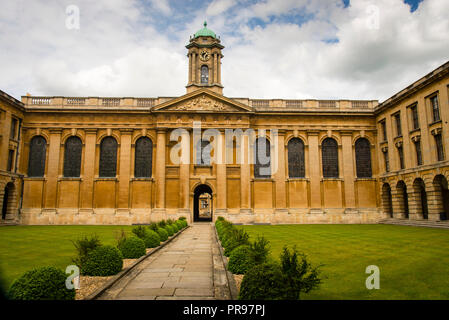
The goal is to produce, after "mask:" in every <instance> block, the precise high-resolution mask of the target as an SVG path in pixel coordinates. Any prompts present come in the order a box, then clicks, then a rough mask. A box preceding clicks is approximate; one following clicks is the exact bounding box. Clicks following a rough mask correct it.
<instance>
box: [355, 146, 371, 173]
mask: <svg viewBox="0 0 449 320" xmlns="http://www.w3.org/2000/svg"><path fill="white" fill-rule="evenodd" d="M355 162H356V168H357V177H358V178H371V176H372V168H371V148H370V143H369V141H368V139H365V138H360V139H358V140H357V141H356V142H355Z"/></svg>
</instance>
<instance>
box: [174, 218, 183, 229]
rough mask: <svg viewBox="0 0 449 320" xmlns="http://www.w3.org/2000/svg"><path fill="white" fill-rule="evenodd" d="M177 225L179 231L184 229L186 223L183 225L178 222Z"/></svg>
mask: <svg viewBox="0 0 449 320" xmlns="http://www.w3.org/2000/svg"><path fill="white" fill-rule="evenodd" d="M175 223H176V225H177V226H178V229H179V230H182V229H184V223H182V221H181V220H178V221H176V222H175Z"/></svg>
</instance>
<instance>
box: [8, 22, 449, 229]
mask: <svg viewBox="0 0 449 320" xmlns="http://www.w3.org/2000/svg"><path fill="white" fill-rule="evenodd" d="M186 48H187V49H188V54H187V56H188V59H189V70H188V83H187V86H186V94H185V95H183V96H180V97H155V98H149V97H145V98H132V97H122V98H116V97H60V96H49V97H42V96H31V95H27V96H23V97H22V102H19V101H17V100H15V99H14V98H12V97H10V96H8V95H7V94H5V93H3V92H1V95H0V111H1V113H0V139H1V140H0V150H1V160H0V207H2V208H3V209H2V223H21V224H131V223H148V222H150V221H152V220H159V219H162V218H177V217H179V216H186V217H187V218H188V220H190V221H195V220H199V219H204V215H203V216H201V217H200V213H201V212H202V209H204V208H202V206H203V205H204V203H206V202H207V206H208V207H209V208H210V212H211V219H215V218H216V217H217V216H224V217H226V218H227V219H229V220H231V221H234V222H240V223H252V222H254V223H268V222H270V223H374V222H377V221H378V220H380V219H383V218H386V217H389V216H393V217H401V218H402V217H407V218H409V219H432V220H438V219H445V217H447V215H448V212H449V211H448V208H449V206H448V198H449V197H448V191H447V190H448V186H447V180H448V179H449V161H447V160H445V159H447V155H445V151H446V150H447V149H448V148H449V134H448V130H449V128H448V124H447V121H448V120H449V107H448V85H449V77H448V70H449V63H446V64H445V65H443V66H441V67H440V68H438V69H436V70H435V71H433V72H431V73H430V74H428V75H427V76H425V77H424V78H422V79H420V80H418V81H417V82H415V83H414V84H412V85H410V86H409V87H407V88H406V89H404V90H403V91H401V92H399V93H398V94H396V95H394V96H393V97H391V98H390V99H388V100H387V101H385V102H383V103H381V104H379V103H378V102H377V101H376V100H369V101H365V100H364V101H358V100H357V101H353V100H283V99H268V100H265V99H248V98H230V97H226V96H224V95H223V85H222V83H221V64H222V62H221V60H222V58H223V54H222V51H223V49H224V47H223V45H222V44H221V41H220V39H219V38H218V37H217V36H216V35H215V33H213V32H212V31H211V30H210V29H208V28H207V26H206V25H205V26H204V28H203V29H201V30H199V31H198V32H197V33H196V34H195V35H194V36H193V37H191V39H190V41H189V43H188V45H187V46H186ZM208 195H209V196H208ZM206 199H207V201H206V202H205V200H206ZM203 211H204V210H203Z"/></svg>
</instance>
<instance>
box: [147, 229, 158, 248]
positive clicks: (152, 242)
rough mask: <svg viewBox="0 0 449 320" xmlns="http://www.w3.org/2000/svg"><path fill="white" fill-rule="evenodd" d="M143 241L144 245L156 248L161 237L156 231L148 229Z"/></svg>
mask: <svg viewBox="0 0 449 320" xmlns="http://www.w3.org/2000/svg"><path fill="white" fill-rule="evenodd" d="M143 241H145V247H147V248H156V247H157V246H159V244H160V243H161V237H159V235H158V234H157V232H155V231H153V230H148V231H147V234H146V235H145V238H144V239H143Z"/></svg>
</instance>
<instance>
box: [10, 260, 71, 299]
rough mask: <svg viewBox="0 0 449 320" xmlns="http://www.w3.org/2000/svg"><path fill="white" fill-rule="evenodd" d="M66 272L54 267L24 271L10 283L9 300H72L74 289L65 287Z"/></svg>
mask: <svg viewBox="0 0 449 320" xmlns="http://www.w3.org/2000/svg"><path fill="white" fill-rule="evenodd" d="M67 276H68V275H67V274H66V273H65V272H64V271H62V270H59V269H57V268H55V267H41V268H37V269H33V270H31V271H27V272H25V273H24V274H23V275H22V276H21V277H20V278H18V279H16V280H15V281H14V282H13V284H12V285H11V287H10V289H9V292H8V298H9V299H11V300H74V299H75V289H71V290H69V289H67V288H66V285H65V281H66V279H67Z"/></svg>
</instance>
